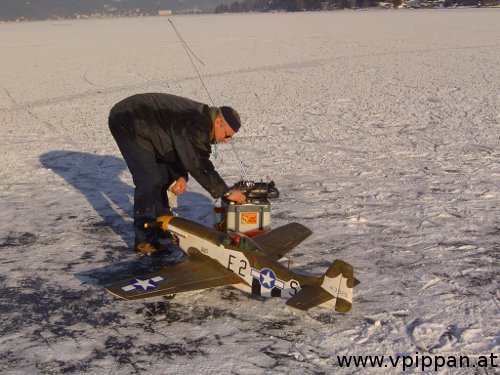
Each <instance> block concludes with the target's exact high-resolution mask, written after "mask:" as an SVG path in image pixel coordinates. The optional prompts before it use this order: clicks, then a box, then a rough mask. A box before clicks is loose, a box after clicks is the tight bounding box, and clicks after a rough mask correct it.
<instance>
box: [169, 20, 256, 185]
mask: <svg viewBox="0 0 500 375" xmlns="http://www.w3.org/2000/svg"><path fill="white" fill-rule="evenodd" d="M168 22H170V24H171V25H172V28H173V29H174V31H175V33H176V34H177V37H178V38H179V40H180V41H181V44H182V47H183V48H184V51H185V52H186V54H187V55H188V57H189V61H190V62H191V65H192V66H193V68H194V71H195V72H196V74H197V75H198V78H199V79H200V82H201V84H202V86H203V88H204V89H205V91H206V93H207V95H208V97H209V98H210V101H211V102H212V106H213V107H215V106H216V105H215V102H214V100H213V99H212V96H211V95H210V92H209V91H208V88H207V86H206V85H205V82H204V81H203V78H202V77H201V74H200V72H199V71H198V68H197V67H196V65H195V63H194V61H193V58H192V57H191V56H194V57H195V58H196V60H198V61H199V62H200V63H201V64H202V65H205V64H204V63H203V61H201V60H200V59H199V58H198V57H197V56H196V55H195V54H194V52H193V51H192V50H191V48H189V46H188V44H187V43H186V41H185V40H184V38H183V37H182V35H181V34H180V33H179V31H178V30H177V28H176V27H175V25H174V22H173V21H172V20H171V19H170V18H169V19H168ZM230 145H231V148H232V149H233V152H234V155H235V156H236V160H237V161H238V163H239V164H240V168H241V170H242V171H243V174H244V175H245V178H246V180H247V181H250V178H249V177H248V174H247V171H246V169H245V167H244V166H243V163H242V162H241V159H240V157H239V156H238V153H237V152H236V149H235V148H234V144H233V143H230Z"/></svg>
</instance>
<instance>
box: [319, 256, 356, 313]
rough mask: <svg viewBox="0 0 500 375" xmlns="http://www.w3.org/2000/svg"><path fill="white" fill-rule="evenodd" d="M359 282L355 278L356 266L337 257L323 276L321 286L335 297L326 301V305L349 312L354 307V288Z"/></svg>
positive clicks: (339, 310)
mask: <svg viewBox="0 0 500 375" xmlns="http://www.w3.org/2000/svg"><path fill="white" fill-rule="evenodd" d="M358 283H359V282H358V281H357V280H356V279H355V278H354V268H353V267H352V266H351V265H350V264H349V263H346V262H344V261H343V260H339V259H336V260H335V261H334V262H333V263H332V264H331V265H330V267H329V268H328V270H327V271H326V273H325V275H324V276H323V283H322V284H321V287H322V288H323V289H324V290H326V291H327V292H328V293H330V294H331V295H332V296H333V297H334V298H333V299H331V300H330V301H327V302H325V303H324V304H323V305H324V306H325V307H331V308H335V310H336V311H338V312H347V311H349V310H351V307H352V295H353V288H354V287H355V286H356V285H357V284H358Z"/></svg>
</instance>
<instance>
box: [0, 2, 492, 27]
mask: <svg viewBox="0 0 500 375" xmlns="http://www.w3.org/2000/svg"><path fill="white" fill-rule="evenodd" d="M387 4H388V6H387V7H385V6H377V7H369V8H344V9H331V10H321V11H320V10H317V11H304V12H288V11H271V12H232V13H214V12H196V13H191V12H185V13H184V12H181V13H173V14H171V15H168V16H165V15H158V14H149V13H139V14H130V15H119V14H116V15H113V14H104V13H103V14H81V15H80V14H77V15H75V16H71V17H58V16H54V17H47V18H26V17H18V18H16V19H7V20H0V24H2V23H3V24H5V23H25V22H43V21H72V20H106V19H127V18H148V17H165V18H168V17H173V16H175V17H179V16H198V15H216V16H218V15H229V14H261V13H269V14H272V13H330V12H342V11H351V12H354V11H358V12H359V11H361V12H366V11H376V10H390V11H394V10H398V11H404V10H413V11H415V10H457V9H500V5H488V6H472V5H471V6H454V7H442V6H425V5H424V6H403V7H400V8H398V9H394V8H393V7H392V6H390V5H389V4H390V3H387ZM421 4H422V3H421Z"/></svg>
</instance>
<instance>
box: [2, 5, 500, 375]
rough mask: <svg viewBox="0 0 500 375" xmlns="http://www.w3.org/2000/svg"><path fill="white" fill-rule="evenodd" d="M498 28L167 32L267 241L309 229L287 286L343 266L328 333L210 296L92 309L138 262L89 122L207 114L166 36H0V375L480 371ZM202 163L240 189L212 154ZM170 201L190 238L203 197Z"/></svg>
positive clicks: (119, 179)
mask: <svg viewBox="0 0 500 375" xmlns="http://www.w3.org/2000/svg"><path fill="white" fill-rule="evenodd" d="M499 15H500V13H499V10H498V9H451V10H432V11H425V10H419V11H410V10H408V11H356V12H355V11H345V12H326V13H300V14H248V15H218V16H215V15H202V16H178V17H173V18H172V19H173V21H174V23H175V25H176V26H177V28H178V29H179V31H180V32H181V33H182V35H183V36H184V38H185V40H186V41H187V42H188V44H189V45H190V47H191V48H192V49H193V51H194V52H195V53H196V55H197V56H198V57H199V58H200V59H201V60H203V61H204V63H205V65H204V66H200V71H201V74H202V75H203V77H204V79H205V82H206V84H207V86H208V87H209V90H210V92H211V94H212V97H213V98H214V100H215V102H216V104H219V105H231V106H233V107H235V108H237V109H238V110H239V111H240V113H241V114H242V118H243V121H244V127H243V129H242V131H241V132H240V133H239V134H238V136H237V137H236V138H235V139H234V140H233V142H234V145H235V147H236V149H237V150H238V153H239V156H240V158H241V159H242V161H243V163H244V165H245V167H246V168H247V170H248V173H249V174H250V176H251V177H252V178H254V179H259V180H260V179H261V178H264V179H265V178H266V176H269V177H270V178H272V179H273V180H274V181H275V182H276V185H277V187H278V188H279V189H280V191H281V197H280V198H279V199H278V200H276V201H273V214H272V215H273V216H272V220H273V226H274V227H277V226H279V225H283V224H286V223H289V222H293V221H296V222H300V223H302V224H304V225H306V226H307V227H309V228H311V229H312V230H313V231H314V234H313V235H312V236H311V237H310V238H309V239H308V240H306V241H305V242H304V243H303V244H301V245H300V246H299V247H298V248H297V249H296V250H295V251H294V252H293V253H292V261H293V263H292V267H293V268H294V269H297V270H300V271H304V272H309V273H313V274H318V275H319V274H321V273H323V272H324V271H325V270H326V267H327V266H328V264H329V263H330V262H331V261H333V260H334V259H335V258H339V259H343V260H345V261H347V262H349V263H351V264H352V265H353V266H354V267H355V270H356V271H355V272H356V277H357V278H358V279H359V280H360V281H361V284H360V285H358V286H357V287H356V289H355V296H354V305H353V309H352V311H351V312H349V313H347V314H344V315H341V314H338V313H335V312H332V311H329V310H324V309H313V310H310V311H309V312H307V313H304V312H301V311H297V310H293V309H290V308H288V307H286V306H285V304H284V303H283V301H282V300H280V299H271V300H261V299H258V298H254V297H250V296H248V295H246V294H242V293H240V292H238V291H236V290H234V289H231V288H223V289H214V290H207V291H203V292H199V293H191V294H186V295H178V296H176V297H175V298H174V299H171V300H169V299H164V298H155V299H151V300H145V301H137V302H124V301H121V300H118V299H116V298H114V297H113V296H112V295H110V294H108V293H107V292H106V291H105V290H104V289H103V285H105V284H106V283H108V282H109V281H111V279H112V278H113V277H117V275H119V274H120V273H121V272H122V274H123V275H128V274H130V273H132V272H136V271H137V270H140V269H144V268H145V266H146V265H147V264H146V263H147V262H146V261H144V260H138V259H137V258H136V257H135V255H134V254H133V251H132V250H131V242H132V241H133V238H132V228H131V217H130V215H131V211H132V194H133V187H132V184H131V178H130V175H129V173H128V171H127V169H126V166H125V163H124V162H123V160H122V158H121V156H120V154H119V151H118V149H117V147H116V145H115V143H114V140H113V139H112V137H111V135H110V133H109V131H108V129H107V116H108V112H109V109H110V108H111V106H112V105H113V104H114V103H115V102H117V101H119V100H121V99H123V98H124V97H126V96H129V95H132V94H135V93H139V92H168V93H173V94H177V95H181V96H186V97H190V98H192V99H195V100H199V101H202V102H205V103H208V102H209V99H208V97H207V95H206V93H205V92H204V91H203V89H202V87H201V85H200V82H199V80H198V78H197V77H196V75H195V73H194V71H193V68H192V66H191V65H190V63H189V60H188V58H187V56H186V54H185V52H184V51H183V49H182V47H181V45H180V43H179V41H178V39H177V37H176V35H175V33H174V32H173V30H172V28H171V26H170V24H169V23H168V21H167V19H166V18H160V17H152V18H135V19H110V20H88V21H46V22H33V23H21V24H0V54H1V59H0V61H1V62H0V66H1V74H0V126H1V135H2V136H1V137H0V163H1V169H0V178H1V181H2V184H1V185H0V198H1V199H0V219H1V220H0V281H1V287H0V305H1V315H0V333H1V335H0V371H1V372H2V373H3V374H28V373H29V374H34V373H37V374H60V373H76V374H80V373H89V374H93V373H100V374H139V373H148V374H166V373H172V374H174V373H175V374H193V373H206V374H209V373H233V374H270V373H273V374H274V373H287V374H321V373H332V372H334V371H335V372H337V371H338V372H339V373H346V374H351V373H352V374H354V373H358V372H359V371H360V369H356V368H354V367H351V368H348V369H347V368H344V369H340V367H339V363H338V358H337V356H338V355H385V356H386V360H385V365H383V366H382V368H373V369H370V370H368V369H365V370H363V371H364V373H387V372H389V373H400V372H401V371H402V370H403V367H402V364H401V362H400V363H399V364H398V366H396V368H392V364H391V363H390V362H389V361H388V360H387V357H388V356H393V357H394V358H396V356H398V355H400V356H403V355H405V356H409V357H412V358H413V361H414V363H413V364H412V366H409V365H408V364H409V361H407V362H406V364H407V365H408V366H407V368H406V371H407V372H409V373H412V372H414V373H421V371H420V369H419V368H418V366H416V360H417V358H421V357H419V356H423V355H428V356H443V357H446V358H448V357H450V356H460V355H467V356H470V358H471V359H474V360H473V361H472V363H474V361H475V360H477V359H478V356H490V355H491V354H496V355H498V352H499V346H500V339H499V337H500V334H499V326H500V325H499V318H498V317H499V301H498V298H499V289H498V274H499V243H500V228H499V219H498V218H499V212H500V210H499V202H500V196H499V185H500V178H499V170H500V169H499V167H500V163H499V160H500V159H499V156H500V154H499V136H500V131H499V119H500V114H499V111H498V108H500V93H499V84H500V79H499V77H500V74H499V73H500V69H499V62H500V22H498V20H499V18H500V17H499ZM219 154H220V156H219V158H218V159H217V160H216V161H215V163H216V166H217V168H218V169H219V171H220V172H221V175H222V176H223V177H224V178H225V179H226V181H228V183H234V182H236V181H237V180H239V178H240V177H241V176H242V171H241V169H240V167H239V165H238V162H237V161H236V158H235V156H234V154H233V153H232V151H231V148H230V147H229V146H227V145H223V146H221V147H220V148H219ZM189 188H190V190H189V192H188V193H187V194H186V195H184V196H183V197H182V199H181V202H180V203H181V205H183V206H182V207H181V208H180V209H179V211H178V213H179V214H180V215H181V216H183V217H187V218H191V219H194V220H196V221H199V222H202V223H205V224H207V225H211V223H212V220H213V217H212V214H211V204H212V199H211V198H210V197H209V196H208V194H207V193H205V192H204V191H203V189H202V188H201V187H200V186H199V185H197V184H196V183H195V182H193V181H191V182H190V184H189ZM120 264H121V266H119V265H120ZM120 278H121V277H120ZM496 361H497V362H496V365H498V364H499V363H498V359H497V360H496ZM472 363H471V366H472ZM351 366H352V365H351ZM472 371H473V370H472V369H453V368H448V369H447V368H446V367H445V368H442V369H440V372H441V373H450V374H451V373H453V374H455V373H464V374H466V373H467V374H470V373H472ZM474 371H475V372H476V373H478V374H493V373H494V369H493V367H491V366H490V367H488V368H475V369H474Z"/></svg>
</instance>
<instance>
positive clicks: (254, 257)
mask: <svg viewBox="0 0 500 375" xmlns="http://www.w3.org/2000/svg"><path fill="white" fill-rule="evenodd" d="M149 226H157V227H160V228H161V229H162V230H164V231H169V232H170V233H171V234H172V236H173V237H174V238H175V239H176V240H177V241H178V244H179V247H180V249H181V250H182V251H183V252H184V253H186V254H187V256H188V258H187V259H186V260H185V261H183V262H181V263H178V264H175V265H172V266H167V267H165V268H163V269H161V270H158V271H156V272H151V273H148V274H145V275H140V276H137V277H134V278H129V279H127V280H123V281H121V282H119V283H116V284H113V285H111V286H108V287H107V288H106V289H107V290H108V291H109V292H111V293H112V294H114V295H116V296H118V297H120V298H123V299H125V300H137V299H143V298H148V297H155V296H162V295H172V294H177V293H182V292H187V291H193V290H199V289H208V288H214V287H221V286H226V285H231V286H233V287H235V288H237V289H240V290H242V291H244V292H247V293H251V294H253V295H258V296H264V297H281V298H283V299H285V300H286V304H287V305H288V306H291V307H294V308H297V309H300V310H308V309H310V308H311V307H315V306H321V307H326V308H330V309H334V310H336V311H338V312H347V311H349V310H350V309H351V307H352V299H353V288H354V286H355V285H357V283H358V281H357V280H356V279H355V278H354V270H353V267H352V266H351V265H350V264H348V263H346V262H344V261H342V260H335V261H334V262H333V263H332V264H331V265H330V266H329V268H328V269H327V271H326V273H325V274H324V275H322V276H320V277H318V276H310V275H304V274H300V273H298V272H293V271H292V270H290V269H289V268H287V267H286V266H284V265H283V264H281V263H279V262H278V260H279V259H281V258H282V257H283V256H285V255H286V254H287V253H288V252H289V251H291V250H292V249H293V248H294V247H295V246H297V245H298V244H299V243H301V242H302V241H303V240H304V239H306V238H307V237H309V236H310V235H311V233H312V232H311V231H310V230H309V229H308V228H306V227H305V226H303V225H301V224H298V223H290V224H287V225H284V226H282V227H279V228H276V229H273V230H271V231H270V232H268V233H266V234H262V235H259V236H257V237H254V238H250V237H247V236H245V235H243V234H238V233H222V232H218V231H216V230H215V229H212V228H209V227H206V226H204V225H201V224H199V223H196V222H194V221H191V220H187V219H183V218H179V217H173V216H161V217H159V218H158V219H157V221H156V222H155V223H149Z"/></svg>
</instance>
